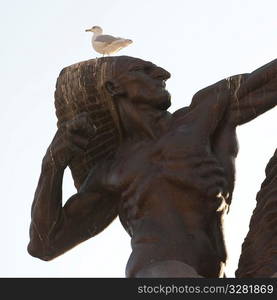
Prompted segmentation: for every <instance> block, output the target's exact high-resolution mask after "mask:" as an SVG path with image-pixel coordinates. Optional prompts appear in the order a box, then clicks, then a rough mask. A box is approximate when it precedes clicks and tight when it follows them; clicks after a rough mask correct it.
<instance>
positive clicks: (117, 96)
mask: <svg viewBox="0 0 277 300" xmlns="http://www.w3.org/2000/svg"><path fill="white" fill-rule="evenodd" d="M276 66H277V61H276V60H274V61H272V62H270V63H269V64H267V65H265V66H263V67H262V68H260V69H258V70H256V71H254V72H252V73H249V74H241V75H236V76H232V77H229V78H227V79H223V80H221V81H219V82H217V83H215V84H213V85H211V86H209V87H207V88H205V89H203V90H200V91H199V92H197V93H196V94H195V95H194V96H193V99H192V101H191V104H190V106H188V107H184V108H181V109H179V110H177V111H175V112H174V113H172V114H171V113H169V112H168V111H167V109H168V108H169V107H170V105H171V99H170V94H169V93H168V91H167V90H166V89H165V81H166V80H167V79H168V78H169V77H170V74H169V72H167V71H166V70H164V69H162V68H160V67H157V66H156V65H154V64H153V63H151V62H147V61H143V60H141V59H137V58H132V57H126V56H119V57H104V58H99V59H96V60H89V61H85V62H81V63H79V64H75V65H72V66H70V67H67V68H65V69H64V70H63V71H62V72H61V74H60V76H59V78H58V81H57V86H56V94H55V97H56V100H55V104H56V112H57V117H58V131H57V133H56V135H55V137H54V139H53V141H52V142H51V144H50V146H49V148H48V150H47V152H46V154H45V156H44V159H43V162H42V170H41V175H40V179H39V183H38V186H37V189H36V193H35V198H34V202H33V205H32V222H31V226H30V243H29V245H28V251H29V253H30V254H31V255H33V256H35V257H38V258H40V259H43V260H51V259H53V258H55V257H56V256H58V255H61V254H63V253H64V252H66V251H67V250H69V249H71V248H72V247H74V246H76V245H78V244H79V243H81V242H83V241H85V240H87V239H89V238H91V237H93V236H95V235H96V234H98V233H100V232H101V231H102V230H104V229H105V228H106V227H107V226H108V225H109V224H110V223H111V222H112V221H113V220H114V219H115V218H116V217H117V216H119V218H120V221H121V223H122V225H123V226H124V228H125V229H126V231H127V232H128V233H129V235H130V237H131V242H132V253H131V256H130V258H129V261H128V263H127V267H126V276H127V277H223V276H224V265H225V262H226V256H227V254H226V249H225V243H224V236H223V230H222V228H223V220H224V215H225V213H226V212H227V211H228V208H229V205H230V203H231V199H232V193H233V188H234V179H235V166H234V162H235V158H236V156H237V152H238V145H237V139H236V127H237V126H238V125H241V124H244V123H246V122H248V121H251V120H252V119H254V118H256V117H257V116H259V115H260V114H262V113H264V112H265V111H267V110H269V109H271V108H272V107H274V106H275V105H276V104H277V97H276V96H277V89H276V83H277V76H276V75H277V67H276ZM67 166H70V168H71V171H72V175H73V179H74V182H75V186H76V188H77V193H76V194H75V195H73V196H72V197H71V198H70V199H69V200H68V201H67V202H66V203H65V205H64V206H63V205H62V181H63V174H64V170H65V168H66V167H67Z"/></svg>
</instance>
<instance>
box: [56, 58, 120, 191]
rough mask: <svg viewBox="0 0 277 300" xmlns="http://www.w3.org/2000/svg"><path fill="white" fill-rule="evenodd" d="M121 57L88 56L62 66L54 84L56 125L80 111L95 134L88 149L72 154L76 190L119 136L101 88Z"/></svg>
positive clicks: (111, 108)
mask: <svg viewBox="0 0 277 300" xmlns="http://www.w3.org/2000/svg"><path fill="white" fill-rule="evenodd" d="M122 58H124V57H104V58H98V59H91V60H87V61H83V62H80V63H76V64H73V65H71V66H69V67H66V68H64V69H63V70H62V71H61V73H60V75H59V77H58V79H57V84H56V91H55V107H56V115H57V118H58V122H57V125H58V127H60V126H62V125H63V124H65V122H67V121H70V120H73V119H74V118H75V117H76V116H78V115H79V114H81V113H84V112H86V113H88V115H89V117H90V118H91V120H92V122H93V124H94V128H95V129H96V135H95V136H93V137H92V138H91V140H90V141H89V145H88V148H87V150H86V151H85V152H84V153H83V154H80V155H79V156H76V157H74V159H73V160H72V162H71V163H70V165H69V167H70V169H71V173H72V177H73V180H74V184H75V186H76V188H77V189H79V187H80V186H81V184H82V183H83V182H84V180H85V178H86V177H87V175H88V173H89V171H90V170H91V168H93V166H94V165H95V164H96V162H99V161H101V160H103V159H106V158H108V157H110V156H112V155H113V154H114V153H115V151H116V149H117V147H118V145H119V143H120V139H121V129H120V122H119V118H118V114H117V111H116V107H115V105H114V102H113V99H112V97H111V96H110V95H109V93H108V92H107V91H106V89H105V88H104V83H105V81H106V80H108V79H109V78H111V77H112V76H113V75H114V70H115V65H116V63H117V62H118V61H121V59H122Z"/></svg>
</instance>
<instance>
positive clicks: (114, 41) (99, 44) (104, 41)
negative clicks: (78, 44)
mask: <svg viewBox="0 0 277 300" xmlns="http://www.w3.org/2000/svg"><path fill="white" fill-rule="evenodd" d="M86 31H87V32H93V33H94V34H93V36H92V40H91V43H92V47H93V49H94V50H95V51H96V52H98V53H100V54H103V56H104V55H105V54H106V55H110V54H113V53H116V52H118V51H119V50H121V49H122V48H124V47H127V46H128V45H130V44H132V43H133V41H132V40H129V39H123V38H121V37H114V36H111V35H106V34H102V33H103V30H102V28H101V27H100V26H93V27H92V28H91V29H86Z"/></svg>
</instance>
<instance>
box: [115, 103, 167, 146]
mask: <svg viewBox="0 0 277 300" xmlns="http://www.w3.org/2000/svg"><path fill="white" fill-rule="evenodd" d="M119 114H120V119H121V124H122V128H123V135H124V138H125V139H127V140H130V139H132V140H145V139H151V140H155V139H157V138H158V137H159V136H160V134H161V132H163V131H164V130H165V127H166V123H167V122H166V120H167V119H168V118H169V116H170V113H169V112H167V111H164V110H158V109H155V108H152V107H149V106H148V105H147V106H146V105H138V104H136V105H134V104H132V103H130V102H128V101H122V103H120V105H119Z"/></svg>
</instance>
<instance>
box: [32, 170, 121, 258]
mask: <svg viewBox="0 0 277 300" xmlns="http://www.w3.org/2000/svg"><path fill="white" fill-rule="evenodd" d="M63 173H64V170H63V169H57V168H55V167H49V166H48V167H47V168H44V166H43V170H42V173H41V176H40V179H39V184H38V187H37V190H36V193H35V199H34V202H33V205H32V221H31V226H30V243H29V245H28V252H29V253H30V254H31V255H32V256H35V257H38V258H40V259H42V260H51V259H53V258H55V257H57V256H59V255H61V254H63V253H64V252H66V251H67V250H69V249H71V248H72V247H74V246H76V245H78V244H79V243H81V242H83V241H85V240H87V239H89V238H90V237H93V236H95V235H96V234H98V233H99V232H101V231H102V230H103V229H105V228H106V227H107V226H108V225H109V224H110V223H111V222H112V221H113V220H114V218H115V217H116V216H117V214H118V210H117V201H116V198H114V197H112V195H111V194H110V193H108V192H104V191H103V192H102V191H100V192H96V191H86V188H83V189H82V192H80V193H77V194H75V195H73V196H72V197H70V198H69V199H68V200H67V202H66V203H65V205H64V206H62V180H63Z"/></svg>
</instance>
